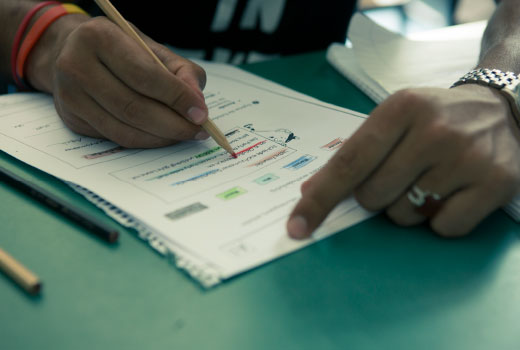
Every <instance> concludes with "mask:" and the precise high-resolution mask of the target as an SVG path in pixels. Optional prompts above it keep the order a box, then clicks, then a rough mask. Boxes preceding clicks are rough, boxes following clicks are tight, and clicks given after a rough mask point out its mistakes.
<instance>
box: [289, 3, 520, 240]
mask: <svg viewBox="0 0 520 350" xmlns="http://www.w3.org/2000/svg"><path fill="white" fill-rule="evenodd" d="M517 23H520V8H519V7H518V1H515V0H503V1H502V2H501V3H500V4H499V6H498V8H497V10H496V12H495V14H494V15H493V17H492V19H491V20H490V22H489V25H488V27H487V29H486V31H485V35H484V38H483V44H482V50H481V55H480V60H479V66H480V67H485V68H498V69H501V70H504V71H507V70H512V71H514V72H515V73H517V74H518V73H520V50H519V49H520V47H519V45H518V43H519V42H520V31H519V28H518V25H517ZM519 134H520V133H519V130H518V127H517V125H516V124H515V122H514V120H513V117H512V111H511V109H510V107H509V105H508V103H507V101H506V100H505V98H503V97H502V96H501V95H500V94H499V93H498V92H497V91H496V90H494V89H493V88H488V87H483V86H479V85H475V84H466V85H461V86H458V87H456V88H452V89H437V88H420V89H407V90H403V91H399V92H397V93H395V94H394V95H392V96H390V97H389V98H388V99H387V100H385V101H384V102H383V103H381V104H380V105H379V106H377V108H375V109H374V111H373V112H372V113H371V115H370V116H369V118H368V119H367V121H366V122H365V123H364V124H363V125H362V126H361V127H360V128H359V129H358V130H357V131H356V132H355V133H354V134H353V135H352V137H351V138H350V139H349V140H348V141H347V142H346V143H345V144H344V145H343V147H342V148H341V149H340V150H338V152H337V153H336V154H335V155H334V156H333V157H332V158H331V160H330V161H329V162H328V164H327V165H326V166H325V167H324V168H323V169H322V170H320V171H319V172H318V173H316V174H315V175H314V176H313V177H311V178H310V179H309V180H308V181H307V182H306V183H304V184H303V186H302V189H301V190H302V198H301V200H300V201H299V203H298V204H297V205H296V207H295V208H294V210H293V212H292V213H291V215H290V218H289V221H288V223H287V230H288V232H289V234H290V235H291V236H292V237H294V238H305V237H308V236H309V235H310V234H311V233H312V231H314V229H316V228H317V227H318V226H319V225H320V224H321V222H322V221H323V220H324V219H325V218H326V216H327V215H328V213H329V212H330V211H331V210H332V209H333V208H334V207H335V206H336V204H337V203H339V202H340V201H341V200H342V199H344V198H346V197H348V196H350V195H354V196H355V197H356V199H357V200H358V202H359V203H360V204H361V205H362V206H363V207H365V208H366V209H369V210H384V211H385V212H386V214H387V215H388V216H389V218H390V219H391V220H393V221H394V222H396V223H398V224H400V225H403V226H410V225H416V224H420V223H422V222H425V221H429V223H430V226H431V227H432V229H433V230H434V231H435V232H437V233H438V234H441V235H443V236H448V237H453V236H460V235H464V234H467V233H469V232H470V231H471V230H472V229H473V228H474V227H475V226H476V225H477V224H478V223H479V222H480V221H482V219H484V218H485V217H486V216H487V215H489V214H490V213H491V212H492V211H494V210H496V209H497V208H499V207H501V206H503V205H505V204H506V203H507V202H508V201H509V200H511V198H512V197H513V196H514V195H515V194H516V193H518V191H519V188H520V158H519V157H518V154H520V146H519V140H520V135H519ZM414 186H417V187H419V188H420V189H422V190H427V191H429V192H433V193H436V194H438V195H439V196H440V198H442V202H441V203H442V206H441V207H440V208H437V210H436V211H435V212H431V213H425V212H424V211H421V210H418V209H419V208H417V207H416V206H415V205H414V204H413V203H412V202H411V200H410V198H409V196H408V194H409V193H410V191H411V189H412V188H414Z"/></svg>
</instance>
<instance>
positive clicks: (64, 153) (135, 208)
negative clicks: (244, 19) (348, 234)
mask: <svg viewBox="0 0 520 350" xmlns="http://www.w3.org/2000/svg"><path fill="white" fill-rule="evenodd" d="M201 65H202V66H203V67H204V69H205V70H206V72H207V75H208V85H207V87H206V89H205V98H206V103H207V105H208V107H209V110H210V117H211V118H212V119H213V120H214V122H215V123H216V124H217V125H218V126H219V128H220V129H221V130H223V131H224V133H225V134H226V136H227V138H228V140H229V141H230V144H231V145H232V147H233V149H234V150H235V152H236V153H237V154H238V158H237V159H234V158H232V157H231V156H230V155H229V154H228V153H227V152H226V151H225V150H223V149H221V148H220V147H219V146H218V145H217V144H216V143H215V142H214V141H213V140H211V139H210V140H206V141H190V142H181V143H179V144H177V145H173V146H170V147H164V148H160V149H147V150H144V149H125V148H123V147H120V146H118V145H116V144H113V143H111V142H108V141H106V140H99V139H93V138H88V137H84V136H80V135H77V134H75V133H73V132H71V131H70V130H69V129H67V128H66V127H65V125H64V124H63V123H62V121H61V119H60V118H59V116H58V115H57V113H56V110H55V108H54V104H53V101H52V97H50V96H47V95H44V94H38V93H27V94H10V95H4V96H0V146H1V149H2V151H4V152H6V153H8V154H10V155H11V156H13V157H16V158H18V159H20V160H22V161H23V162H26V163H28V164H30V165H32V166H34V167H37V168H39V169H41V170H43V171H45V172H47V173H49V174H51V175H54V176H56V177H57V178H59V179H61V180H63V181H65V182H66V183H68V184H69V185H70V186H72V188H74V189H75V190H76V191H78V192H79V193H81V194H82V195H84V196H85V197H86V198H87V199H89V200H90V201H92V202H93V203H95V204H96V205H97V206H99V207H100V208H102V209H103V210H104V211H105V212H106V213H107V214H108V215H110V216H111V217H113V218H114V219H116V220H117V221H119V222H120V223H122V224H123V225H125V226H128V227H133V228H135V229H136V230H137V232H138V233H139V235H140V236H141V237H142V238H143V239H145V240H146V241H147V242H148V243H149V244H150V246H152V247H153V248H155V249H156V250H157V251H159V252H161V253H162V254H164V255H168V256H172V257H174V259H173V261H174V262H175V263H176V265H177V266H178V267H180V268H182V269H184V270H186V271H187V272H188V273H189V275H191V276H192V277H193V278H194V279H196V280H197V281H199V282H200V283H201V284H202V285H203V286H206V287H210V286H214V285H216V284H218V283H219V282H221V281H222V280H225V279H227V278H229V277H231V276H234V275H236V274H238V273H241V272H244V271H247V270H248V269H250V268H253V267H256V266H258V265H260V264H263V263H266V262H268V261H271V260H273V259H276V258H278V257H280V256H283V255H285V254H287V253H290V252H292V251H295V250H297V249H299V248H301V247H304V246H306V245H309V244H311V243H313V242H315V241H317V240H319V239H321V238H324V237H326V236H328V235H330V234H332V233H334V232H337V231H339V230H341V229H343V228H345V227H348V226H350V225H353V224H355V223H357V222H359V221H361V220H363V219H365V218H367V217H369V216H370V215H371V214H370V213H368V212H366V211H365V210H363V209H362V208H361V207H360V206H359V205H358V204H357V202H356V201H355V200H354V199H352V198H351V199H347V200H346V201H344V202H343V203H341V204H340V205H339V206H338V207H337V208H336V209H335V211H334V212H333V213H331V215H330V216H329V217H328V219H327V221H326V222H325V223H324V225H322V226H321V228H320V229H319V230H318V232H317V233H316V234H315V235H314V237H312V238H310V239H307V240H303V241H297V240H292V239H290V238H289V237H288V236H287V234H286V231H285V222H286V219H287V216H288V214H289V212H290V210H291V209H292V207H293V206H294V204H295V203H296V201H297V200H298V198H299V197H300V192H299V187H300V184H301V183H302V182H303V181H305V179H307V178H308V177H309V176H311V175H312V174H313V173H315V172H316V171H318V169H320V167H322V166H323V164H324V163H325V162H326V161H327V160H328V159H329V158H330V156H331V155H332V154H333V153H334V151H335V150H336V149H337V148H338V147H340V146H341V144H342V142H343V140H345V139H346V138H348V137H349V135H350V134H351V133H352V132H354V131H355V130H356V129H357V127H358V126H359V125H360V124H361V123H362V122H363V121H364V120H365V115H362V114H360V113H357V112H354V111H351V110H347V109H343V108H340V107H337V106H333V105H330V104H327V103H323V102H320V101H318V100H316V99H313V98H311V97H308V96H305V95H302V94H300V93H297V92H295V91H292V90H290V89H287V88H285V87H282V86H280V85H277V84H275V83H272V82H270V81H267V80H265V79H262V78H259V77H257V76H255V75H252V74H250V73H246V72H244V71H242V70H239V69H238V68H235V67H232V66H229V65H221V64H212V63H207V62H201ZM317 116H319V120H320V123H316V118H317Z"/></svg>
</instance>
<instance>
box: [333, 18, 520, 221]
mask: <svg viewBox="0 0 520 350" xmlns="http://www.w3.org/2000/svg"><path fill="white" fill-rule="evenodd" d="M486 24H487V23H486V21H479V22H474V23H468V24H462V25H456V26H450V27H445V28H441V29H435V30H430V31H426V32H420V33H415V34H413V35H409V36H403V35H401V34H398V33H395V32H392V31H390V30H388V29H386V28H384V27H382V26H380V25H378V24H377V23H375V22H374V21H373V20H371V19H370V18H368V17H367V16H365V15H363V14H360V13H357V14H355V15H354V17H353V18H352V21H351V24H350V27H349V31H348V39H349V40H348V42H347V43H346V44H344V43H334V44H331V45H330V46H329V48H328V50H327V60H328V62H329V63H330V64H331V65H332V66H333V67H334V68H335V69H336V70H338V71H339V72H340V73H341V74H343V75H344V76H345V77H346V78H348V79H349V80H350V81H351V82H352V83H353V84H355V85H356V86H357V87H358V88H359V89H360V90H362V91H363V92H364V93H365V94H366V95H367V96H368V97H370V98H371V99H372V100H373V101H374V102H376V103H380V102H382V101H383V100H384V99H385V98H387V97H388V96H390V95H391V94H393V93H394V92H396V91H398V90H401V89H404V88H409V87H424V86H433V87H441V88H449V87H450V86H451V85H452V84H453V83H454V82H455V81H457V80H458V79H459V78H460V77H461V76H462V75H464V74H465V73H467V72H468V71H470V70H471V69H473V67H475V65H476V64H477V60H478V56H479V53H480V42H481V39H482V34H483V32H484V29H485V27H486ZM504 210H505V211H506V212H507V213H508V214H509V215H510V216H511V217H513V218H514V219H515V220H517V221H520V196H517V197H516V198H515V199H514V200H513V201H511V202H510V203H509V204H508V205H506V206H505V207H504Z"/></svg>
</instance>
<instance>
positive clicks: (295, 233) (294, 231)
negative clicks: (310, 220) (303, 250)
mask: <svg viewBox="0 0 520 350" xmlns="http://www.w3.org/2000/svg"><path fill="white" fill-rule="evenodd" d="M287 232H288V233H289V236H291V237H292V238H297V239H299V238H305V237H307V220H306V219H305V218H304V217H303V216H301V215H297V216H295V217H293V218H291V219H290V220H289V222H288V223H287Z"/></svg>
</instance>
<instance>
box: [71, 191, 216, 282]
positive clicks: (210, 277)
mask: <svg viewBox="0 0 520 350" xmlns="http://www.w3.org/2000/svg"><path fill="white" fill-rule="evenodd" d="M66 183H67V185H68V186H70V187H71V188H72V189H73V190H74V191H76V192H78V193H79V194H81V195H82V196H83V197H85V198H86V199H87V200H88V201H90V202H91V203H93V204H94V205H96V206H97V207H98V208H100V209H101V210H103V211H104V212H105V213H106V214H107V215H108V216H110V217H111V218H112V219H114V220H115V221H117V222H118V223H119V224H121V225H123V226H125V227H128V228H131V229H134V230H135V231H136V232H137V235H138V237H139V238H140V239H142V240H143V241H145V242H147V243H148V245H149V246H150V247H152V248H153V249H154V250H155V251H157V252H158V253H159V254H161V255H162V256H165V257H166V258H167V259H168V261H169V262H170V263H172V264H173V265H175V266H176V267H177V268H179V269H181V270H183V271H185V272H187V273H188V275H189V276H191V277H192V278H193V279H195V280H197V281H198V282H199V283H200V284H201V285H202V286H203V287H204V288H211V287H214V286H216V285H217V284H219V283H220V282H222V278H221V277H220V273H219V272H218V271H217V270H216V269H215V268H213V267H211V266H209V265H208V264H205V263H199V262H196V261H195V260H196V259H195V258H193V257H190V256H189V254H187V253H186V252H182V251H180V250H172V249H169V248H168V247H167V246H166V244H165V243H164V242H163V240H162V239H161V238H160V237H159V235H158V234H157V233H155V232H153V231H152V230H150V229H149V228H148V227H147V226H146V225H144V224H143V223H141V222H140V221H139V220H136V219H135V218H134V217H132V216H131V215H129V214H128V213H126V212H124V211H123V210H121V209H120V208H118V207H116V206H114V205H113V204H112V203H110V202H108V201H107V200H105V199H104V198H102V197H100V196H99V195H97V194H96V193H94V192H92V191H90V190H89V189H87V188H85V187H83V186H80V185H78V184H75V183H73V182H66Z"/></svg>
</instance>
